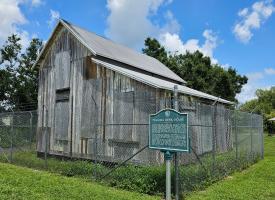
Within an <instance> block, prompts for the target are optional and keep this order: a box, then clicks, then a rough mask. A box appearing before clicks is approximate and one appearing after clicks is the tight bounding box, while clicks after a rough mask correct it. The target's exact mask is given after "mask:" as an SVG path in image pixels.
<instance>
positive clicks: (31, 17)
mask: <svg viewBox="0 0 275 200" xmlns="http://www.w3.org/2000/svg"><path fill="white" fill-rule="evenodd" d="M59 17H60V18H63V19H66V20H68V21H70V22H72V23H74V24H77V25H79V26H82V27H84V28H87V29H88V30H91V31H93V32H95V33H97V34H99V35H102V36H105V37H108V38H110V39H112V40H114V41H117V42H119V43H122V44H124V45H127V46H129V47H131V48H134V49H136V50H138V51H140V50H141V48H142V47H143V42H144V39H145V38H146V37H148V36H151V37H155V38H157V39H158V40H159V41H160V42H161V44H162V45H164V46H165V48H166V49H167V50H168V51H171V52H172V53H175V52H179V53H184V52H186V50H188V51H195V50H200V51H202V52H203V53H204V54H205V55H207V56H210V57H211V59H212V62H213V63H219V64H221V65H222V66H223V67H225V68H226V67H228V66H233V67H234V68H236V69H237V71H238V72H239V73H240V74H243V75H247V76H248V78H249V82H248V84H247V85H246V86H245V87H244V88H243V91H242V93H241V94H240V95H238V99H239V101H240V102H244V101H246V100H248V99H251V98H253V97H254V96H255V94H254V93H255V90H256V89H257V88H269V87H271V86H274V85H275V59H274V52H275V3H274V2H273V1H272V0H258V1H252V0H242V1H226V0H204V1H202V0H138V1H136V0H106V1H105V0H92V1H91V0H83V1H73V0H0V45H2V44H3V42H4V41H5V39H6V38H7V36H8V35H9V34H11V33H13V32H16V33H18V34H19V35H20V36H21V37H22V44H23V46H26V45H27V44H28V42H29V41H30V39H31V38H32V37H39V38H41V39H43V40H44V41H46V40H47V39H48V37H49V36H50V33H51V32H52V30H53V28H54V25H55V23H56V19H57V18H59ZM1 19H2V20H1Z"/></svg>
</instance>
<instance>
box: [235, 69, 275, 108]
mask: <svg viewBox="0 0 275 200" xmlns="http://www.w3.org/2000/svg"><path fill="white" fill-rule="evenodd" d="M272 73H274V74H275V70H274V69H272V68H266V69H264V71H262V72H254V73H248V74H246V76H247V78H248V82H247V84H246V85H244V86H243V88H242V92H241V93H240V94H238V95H237V99H238V101H239V102H240V103H245V102H246V101H248V100H251V99H254V98H256V94H255V92H256V90H257V89H269V88H270V87H271V86H272V83H274V79H273V78H272V76H268V75H273V74H272Z"/></svg>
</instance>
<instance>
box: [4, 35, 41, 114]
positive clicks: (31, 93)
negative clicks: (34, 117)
mask: <svg viewBox="0 0 275 200" xmlns="http://www.w3.org/2000/svg"><path fill="white" fill-rule="evenodd" d="M20 40H21V39H20V37H19V36H18V35H16V34H13V35H11V36H9V37H8V39H7V41H6V42H5V44H4V45H3V46H2V48H0V57H1V61H0V80H1V81H0V102H1V104H0V105H1V106H0V109H1V110H3V109H22V108H23V109H35V108H36V106H37V91H38V86H37V79H38V69H37V68H34V67H33V64H34V62H35V60H36V58H37V54H38V50H39V49H40V48H41V47H42V41H41V40H39V39H37V38H33V39H32V40H31V42H30V44H29V46H28V47H27V49H26V50H25V51H24V53H21V52H22V46H21V44H20Z"/></svg>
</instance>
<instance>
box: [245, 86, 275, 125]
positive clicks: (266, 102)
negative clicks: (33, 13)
mask: <svg viewBox="0 0 275 200" xmlns="http://www.w3.org/2000/svg"><path fill="white" fill-rule="evenodd" d="M240 110H242V111H247V112H253V113H258V114H261V115H263V116H264V124H265V128H268V127H271V126H273V127H274V130H275V123H273V124H272V122H270V121H268V119H270V118H273V117H275V86H274V87H271V88H270V89H268V90H262V89H258V90H257V91H256V99H252V100H250V101H247V102H246V103H244V104H243V105H241V107H240Z"/></svg>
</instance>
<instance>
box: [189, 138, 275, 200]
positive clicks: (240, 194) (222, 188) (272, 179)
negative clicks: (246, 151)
mask: <svg viewBox="0 0 275 200" xmlns="http://www.w3.org/2000/svg"><path fill="white" fill-rule="evenodd" d="M187 199H188V200H200V199H203V200H215V199H217V200H222V199H230V200H231V199H232V200H233V199H234V200H246V199H259V200H260V199H262V200H269V199H270V200H271V199H275V137H268V136H265V158H264V160H261V161H259V162H258V163H256V164H254V165H253V166H251V167H250V168H248V169H246V170H244V171H242V172H236V173H234V174H233V175H232V176H229V177H227V178H225V179H224V180H223V181H220V182H217V183H215V184H213V185H212V186H210V187H208V188H207V189H206V190H204V191H200V192H195V193H192V194H191V195H189V196H188V197H187Z"/></svg>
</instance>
